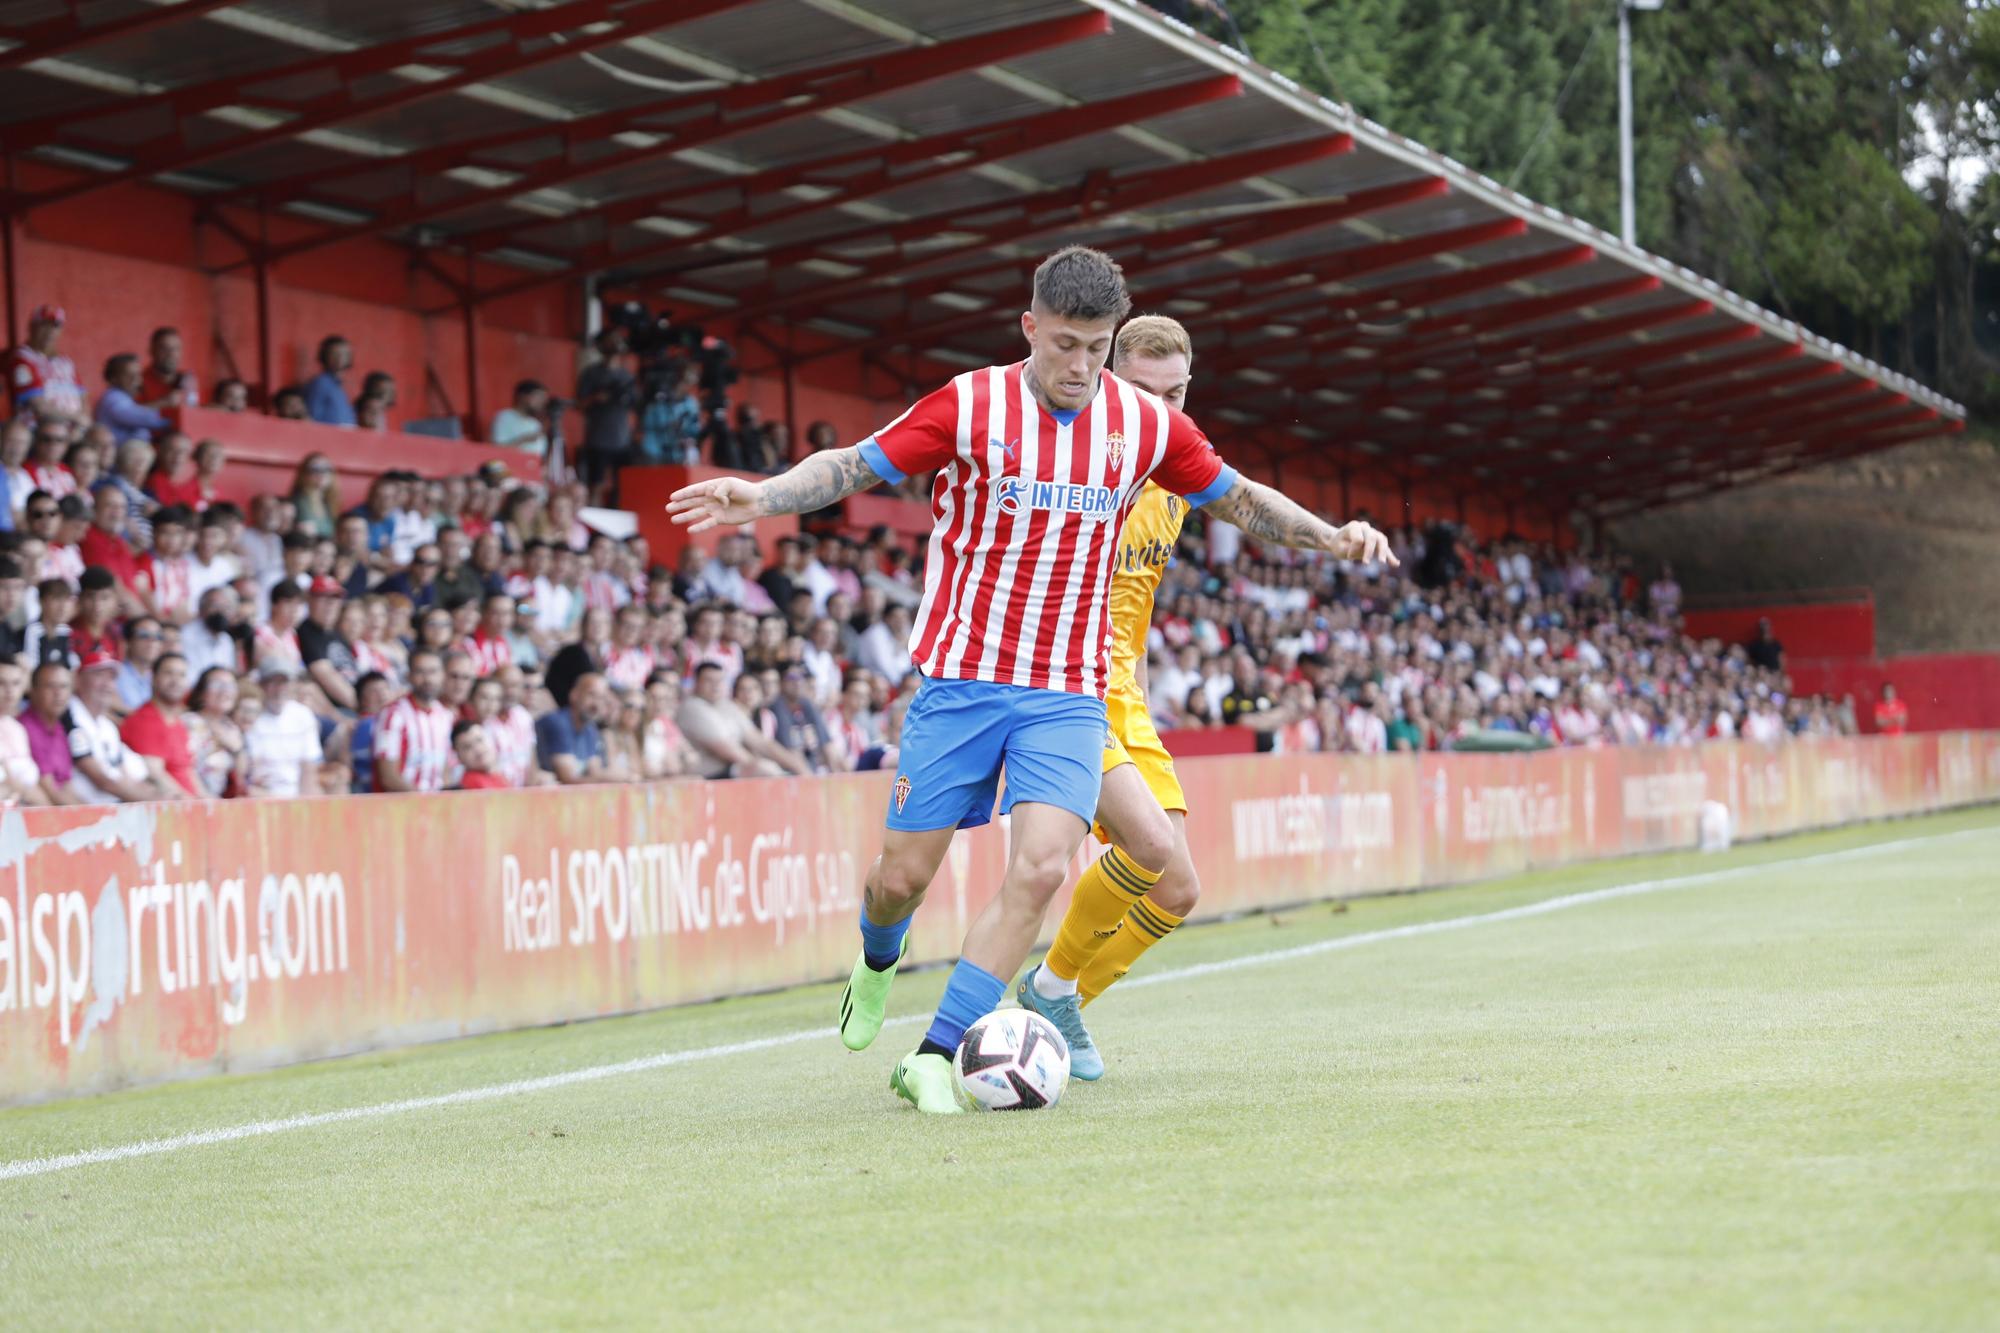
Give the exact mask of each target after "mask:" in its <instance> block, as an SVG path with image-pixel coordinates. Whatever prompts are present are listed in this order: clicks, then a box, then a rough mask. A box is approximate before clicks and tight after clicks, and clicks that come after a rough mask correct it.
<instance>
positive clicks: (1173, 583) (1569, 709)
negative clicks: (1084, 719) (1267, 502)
mask: <svg viewBox="0 0 2000 1333" xmlns="http://www.w3.org/2000/svg"><path fill="white" fill-rule="evenodd" d="M1364 517H1365V515H1364ZM1391 545H1392V548H1393V549H1394V550H1395V552H1396V555H1397V557H1398V559H1400V560H1401V561H1402V566H1401V567H1400V568H1397V569H1390V568H1387V567H1371V566H1358V565H1352V564H1343V563H1339V562H1335V561H1331V560H1323V559H1319V558H1316V557H1312V556H1299V555H1297V554H1295V553H1293V552H1290V551H1287V550H1284V549H1274V550H1270V551H1258V550H1256V549H1254V548H1253V547H1251V546H1250V544H1249V543H1248V542H1247V541H1246V540H1244V539H1242V538H1241V537H1240V536H1239V535H1238V534H1237V533H1236V532H1235V530H1234V529H1231V528H1228V527H1226V526H1224V525H1221V524H1216V525H1212V526H1210V527H1209V528H1208V529H1207V530H1206V532H1205V533H1202V534H1199V535H1196V534H1188V535H1185V536H1184V537H1183V539H1182V544H1181V548H1180V551H1179V552H1178V557H1179V558H1177V559H1176V561H1175V563H1174V564H1173V565H1172V566H1171V567H1170V568H1169V569H1168V570H1167V572H1166V575H1165V577H1164V578H1163V580H1162V582H1161V587H1160V591H1159V595H1158V599H1157V603H1156V606H1155V613H1154V622H1153V626H1152V631H1151V636H1150V640H1149V666H1148V677H1149V684H1150V690H1149V694H1148V698H1149V701H1150V703H1151V705H1152V708H1153V712H1154V717H1155V720H1156V722H1157V723H1158V724H1159V725H1160V726H1161V727H1162V728H1163V729H1171V728H1179V727H1200V726H1210V725H1218V724H1227V723H1235V724H1240V725H1243V726H1246V727H1248V728H1250V729H1252V730H1254V731H1256V732H1257V733H1258V740H1257V748H1258V749H1260V750H1267V751H1269V750H1276V751H1286V752H1299V751H1313V750H1347V751H1360V752H1364V753H1368V752H1382V751H1391V750H1449V749H1455V748H1462V747H1473V746H1493V745H1509V744H1525V745H1538V744H1548V745H1641V744H1660V745H1686V744H1692V743H1694V742H1697V741H1701V740H1707V739H1729V738H1735V737H1743V738H1745V739H1750V740H1757V741H1763V742H1767V743H1775V742H1778V741H1782V740H1785V739H1787V738H1790V737H1814V736H1834V735H1852V734H1854V732H1855V716H1854V705H1853V701H1852V700H1851V699H1849V700H1844V701H1842V702H1840V703H1838V704H1836V703H1834V702H1833V701H1831V700H1828V699H1823V698H1806V697H1800V696H1798V695H1796V694H1795V693H1794V692H1793V690H1792V686H1791V681H1790V678H1789V677H1788V676H1787V675H1786V673H1785V670H1784V654H1783V648H1782V645H1780V644H1779V643H1778V642H1777V641H1776V640H1775V639H1773V638H1771V637H1770V636H1769V633H1768V627H1765V629H1763V630H1760V633H1759V636H1758V638H1757V639H1755V640H1753V641H1751V642H1750V643H1747V644H1734V645H1731V644H1724V643H1722V642H1720V641H1719V640H1714V639H1708V640H1702V641H1696V640H1694V639H1692V638H1690V637H1689V636H1688V635H1687V634H1686V633H1685V632H1684V631H1683V630H1682V628H1681V616H1680V604H1681V590H1680V586H1679V584H1678V583H1676V582H1675V581H1674V578H1673V574H1672V571H1671V570H1670V569H1661V570H1660V571H1658V573H1657V576H1656V577H1655V578H1653V579H1652V580H1651V581H1650V582H1645V581H1642V579H1641V578H1640V576H1639V575H1638V573H1637V572H1636V571H1635V570H1634V569H1633V568H1632V567H1631V565H1630V563H1629V562H1627V561H1625V560H1623V559H1620V558H1618V557H1616V556H1610V555H1593V554H1590V553H1588V552H1584V551H1576V550H1573V551H1558V550H1556V549H1555V548H1553V547H1552V546H1549V545H1547V544H1543V543H1534V542H1526V541H1519V540H1513V539H1506V540H1500V541H1495V542H1491V543H1487V544H1484V545H1481V544H1478V543H1476V542H1475V541H1474V540H1473V538H1472V535H1471V534H1470V533H1469V532H1467V531H1465V530H1463V529H1458V528H1455V527H1453V526H1451V525H1444V524H1440V525H1437V526H1434V527H1431V528H1429V529H1427V530H1422V531H1420V530H1418V529H1415V528H1405V529H1402V530H1400V531H1395V532H1392V534H1391Z"/></svg>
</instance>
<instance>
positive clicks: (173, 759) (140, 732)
mask: <svg viewBox="0 0 2000 1333" xmlns="http://www.w3.org/2000/svg"><path fill="white" fill-rule="evenodd" d="M188 684H189V681H188V665H187V659H186V658H185V657H182V656H181V655H180V654H179V653H163V654H161V656H160V660H159V661H157V662H155V663H153V697H152V699H151V700H150V701H149V702H147V703H146V704H144V705H142V706H141V707H139V708H136V709H134V710H133V711H132V715H131V716H130V717H128V718H126V719H125V725H124V726H122V727H120V728H119V729H118V734H119V736H121V737H122V738H123V739H124V741H125V746H126V748H127V749H129V750H131V751H132V753H134V754H137V755H142V756H144V757H145V759H146V764H147V767H149V768H151V769H153V770H154V774H153V777H154V779H155V780H156V781H158V780H160V779H161V778H162V775H164V778H165V780H166V781H169V782H172V783H173V784H174V785H175V786H177V787H179V788H180V789H181V790H182V791H184V792H186V793H187V794H188V795H189V796H193V797H201V796H205V795H207V793H206V792H204V791H202V789H201V788H200V786H199V785H197V784H196V782H195V776H194V752H193V750H192V748H190V746H189V744H188V729H187V718H186V714H187V696H188Z"/></svg>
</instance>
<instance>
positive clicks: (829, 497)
mask: <svg viewBox="0 0 2000 1333" xmlns="http://www.w3.org/2000/svg"><path fill="white" fill-rule="evenodd" d="M881 480H882V478H881V477H880V476H878V475H876V472H875V469H874V468H872V467H870V466H868V461H867V460H866V459H864V458H863V457H862V456H861V448H860V446H859V445H852V446H849V447H848V448H846V449H829V450H827V451H826V452H824V453H818V454H813V455H812V456H811V457H809V458H807V459H805V460H804V461H803V462H800V463H798V464H796V465H795V466H794V467H793V468H792V469H791V470H790V471H789V472H783V473H780V474H779V475H777V476H775V477H771V478H768V479H767V480H764V481H747V480H745V479H744V478H742V477H717V478H716V479H715V480H713V481H698V482H695V483H694V484H693V485H692V486H683V487H681V488H680V489H679V490H677V491H675V492H674V494H673V498H672V500H670V501H669V502H668V503H667V513H669V514H670V515H672V516H673V520H674V522H676V523H684V524H687V525H688V531H689V532H690V533H695V532H702V531H704V530H706V529H708V528H713V527H716V526H718V525H720V524H724V523H751V522H754V521H756V520H757V519H760V518H770V517H771V516H772V515H774V514H805V513H810V512H811V511H813V510H815V509H824V508H826V507H827V506H828V505H830V504H832V503H833V502H834V501H836V500H844V499H846V498H847V497H848V496H850V495H854V494H857V493H859V492H861V491H865V490H867V489H868V488H869V487H870V486H873V485H875V484H876V483H877V482H879V481H881Z"/></svg>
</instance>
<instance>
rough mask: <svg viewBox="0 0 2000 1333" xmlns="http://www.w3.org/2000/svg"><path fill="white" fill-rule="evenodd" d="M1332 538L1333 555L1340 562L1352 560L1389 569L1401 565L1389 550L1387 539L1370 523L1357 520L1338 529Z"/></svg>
mask: <svg viewBox="0 0 2000 1333" xmlns="http://www.w3.org/2000/svg"><path fill="white" fill-rule="evenodd" d="M1333 536H1334V545H1333V553H1334V554H1335V555H1337V556H1339V557H1340V558H1341V559H1342V560H1354V561H1358V562H1360V563H1361V564H1364V565H1365V564H1378V565H1388V566H1390V567H1391V568H1394V567H1396V566H1397V565H1400V564H1402V563H1403V562H1402V561H1400V560H1398V559H1397V558H1396V556H1395V553H1394V552H1392V551H1391V550H1390V549H1389V539H1388V538H1387V537H1385V536H1383V535H1382V533H1381V532H1379V531H1378V530H1377V529H1376V528H1375V526H1374V524H1372V523H1363V522H1361V521H1360V520H1359V519H1357V520H1355V521H1354V522H1352V523H1349V524H1347V525H1346V526H1345V527H1342V528H1340V529H1339V530H1338V531H1336V532H1335V533H1334V535H1333Z"/></svg>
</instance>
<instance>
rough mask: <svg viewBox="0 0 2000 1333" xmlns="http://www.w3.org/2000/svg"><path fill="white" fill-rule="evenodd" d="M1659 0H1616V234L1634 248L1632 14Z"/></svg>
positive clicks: (1635, 234) (1655, 3)
mask: <svg viewBox="0 0 2000 1333" xmlns="http://www.w3.org/2000/svg"><path fill="white" fill-rule="evenodd" d="M1661 3H1662V0H1618V234H1619V235H1620V236H1622V237H1623V238H1624V239H1625V244H1627V245H1637V244H1638V243H1639V241H1638V230H1639V229H1638V226H1637V224H1636V223H1635V222H1634V220H1633V207H1632V11H1633V10H1635V9H1647V10H1656V9H1658V8H1659V7H1660V5H1661Z"/></svg>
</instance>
